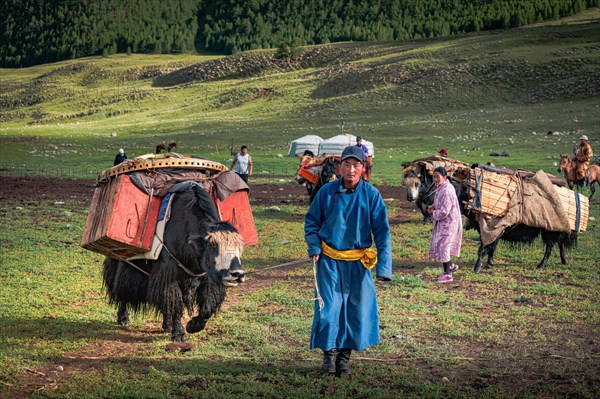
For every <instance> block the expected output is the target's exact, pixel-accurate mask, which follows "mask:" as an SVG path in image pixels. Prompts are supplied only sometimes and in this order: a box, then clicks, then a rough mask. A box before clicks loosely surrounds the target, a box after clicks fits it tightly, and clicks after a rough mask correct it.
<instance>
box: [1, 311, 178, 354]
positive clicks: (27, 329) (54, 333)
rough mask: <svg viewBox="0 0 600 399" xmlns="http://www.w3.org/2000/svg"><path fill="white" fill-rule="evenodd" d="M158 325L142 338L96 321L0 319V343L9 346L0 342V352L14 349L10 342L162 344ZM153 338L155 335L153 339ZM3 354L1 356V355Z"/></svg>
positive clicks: (162, 334) (133, 332)
mask: <svg viewBox="0 0 600 399" xmlns="http://www.w3.org/2000/svg"><path fill="white" fill-rule="evenodd" d="M160 327H161V325H160V322H158V321H157V322H156V326H155V327H152V328H151V330H146V331H143V333H145V334H153V335H144V336H143V337H140V335H138V334H139V332H138V331H135V330H137V329H138V328H136V329H130V328H129V327H123V326H119V325H118V324H117V323H116V313H115V322H114V323H111V322H105V321H98V320H91V321H75V320H68V319H65V318H62V317H58V318H48V317H40V318H37V319H22V318H7V317H2V318H0V329H1V330H2V337H3V342H9V341H10V342H13V343H11V344H8V343H2V341H0V352H3V351H4V349H7V348H8V347H14V340H21V341H35V340H40V341H48V340H58V341H62V342H77V341H80V340H86V339H108V340H111V341H120V342H125V343H127V342H139V341H144V342H152V341H155V340H162V339H164V337H166V336H167V335H166V334H164V333H163V332H162V329H161V328H160ZM154 334H155V335H154ZM4 353H5V352H4Z"/></svg>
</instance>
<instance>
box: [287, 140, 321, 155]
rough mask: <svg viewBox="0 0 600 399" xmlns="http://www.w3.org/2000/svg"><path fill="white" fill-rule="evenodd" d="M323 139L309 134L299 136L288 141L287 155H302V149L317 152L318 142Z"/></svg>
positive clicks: (315, 153)
mask: <svg viewBox="0 0 600 399" xmlns="http://www.w3.org/2000/svg"><path fill="white" fill-rule="evenodd" d="M322 141H323V139H322V138H320V137H319V136H315V135H312V134H309V135H308V136H303V137H300V138H299V139H296V140H294V141H292V142H291V143H290V147H289V150H288V156H290V157H293V156H296V155H298V156H302V155H303V154H304V151H306V150H308V151H311V152H312V153H313V154H314V155H317V154H318V153H319V144H321V142H322Z"/></svg>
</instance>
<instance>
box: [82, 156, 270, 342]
mask: <svg viewBox="0 0 600 399" xmlns="http://www.w3.org/2000/svg"><path fill="white" fill-rule="evenodd" d="M248 191H249V188H248V186H247V185H246V183H244V181H243V180H242V179H241V178H240V177H239V176H237V175H236V174H235V173H229V172H227V168H226V167H225V166H223V165H221V164H219V163H217V162H213V161H209V160H207V159H202V158H195V157H190V158H185V157H182V156H181V155H179V154H175V153H168V154H165V155H147V156H143V157H138V158H134V159H133V160H128V161H126V162H123V163H121V164H119V165H117V166H114V167H112V168H110V169H108V170H105V171H103V172H101V173H100V174H99V175H98V182H97V188H96V189H95V191H94V196H93V199H92V204H91V207H90V213H89V215H88V218H87V222H86V227H85V231H84V235H83V238H82V242H81V245H82V246H83V247H84V248H87V249H90V250H92V251H95V252H99V253H102V254H104V255H106V258H105V260H104V266H103V285H104V288H105V289H106V292H107V296H108V299H109V301H110V303H111V304H114V305H116V306H117V307H118V311H117V321H118V323H119V324H122V325H125V324H127V322H128V321H129V312H130V311H133V312H138V311H144V310H147V309H153V310H154V311H155V312H156V313H158V314H161V315H162V316H163V330H164V331H169V330H170V332H171V339H172V340H173V341H177V342H179V341H185V340H186V332H187V333H190V334H191V333H196V332H198V331H201V330H203V329H204V327H205V325H206V322H207V321H208V319H209V318H210V317H211V316H212V315H213V314H215V313H216V312H217V311H218V310H219V308H220V306H221V304H222V302H223V301H224V299H225V295H226V287H231V286H235V285H237V284H238V283H242V282H244V275H245V272H244V270H243V269H242V266H241V255H242V251H243V248H244V246H248V245H252V244H256V243H257V241H258V239H257V235H256V229H255V227H254V220H253V218H252V212H251V210H250V203H249V200H248ZM185 309H187V311H188V313H189V315H190V316H191V319H190V320H189V321H188V323H187V325H186V326H185V329H184V327H183V325H182V317H183V313H184V310H185Z"/></svg>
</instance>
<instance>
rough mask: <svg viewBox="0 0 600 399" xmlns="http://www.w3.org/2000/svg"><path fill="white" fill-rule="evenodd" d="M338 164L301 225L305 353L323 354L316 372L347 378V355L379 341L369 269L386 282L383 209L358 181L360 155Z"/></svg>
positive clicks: (353, 149) (351, 151)
mask: <svg viewBox="0 0 600 399" xmlns="http://www.w3.org/2000/svg"><path fill="white" fill-rule="evenodd" d="M341 161H342V163H341V166H340V172H341V176H342V178H341V179H339V180H335V181H333V182H330V183H327V184H325V185H324V186H323V187H322V188H321V189H320V190H319V192H318V193H317V195H316V197H315V199H314V200H313V202H312V204H311V205H310V208H309V210H308V212H307V214H306V216H305V220H304V237H305V240H306V243H307V245H308V255H309V256H310V257H312V259H313V261H314V262H315V263H316V276H315V283H316V287H315V291H316V295H317V301H315V307H314V318H313V324H312V330H311V337H310V348H311V349H315V348H319V349H321V350H323V364H322V366H321V369H322V371H323V372H324V373H326V374H337V375H341V374H350V373H351V371H350V368H349V367H348V361H349V359H350V354H351V352H352V350H358V351H360V350H363V349H365V348H367V347H369V346H372V345H376V344H378V343H379V341H380V337H379V316H378V310H377V297H376V294H375V284H374V281H373V276H372V274H371V269H372V268H373V267H376V276H377V280H379V281H390V280H391V278H392V253H391V252H392V251H391V244H390V225H389V222H388V217H387V209H386V206H385V203H384V202H383V199H382V197H381V194H380V193H379V191H378V190H377V189H376V188H374V187H373V186H371V185H370V184H368V183H366V182H365V181H363V180H362V179H361V176H362V173H363V169H364V167H365V165H364V162H365V155H364V152H363V150H362V149H361V148H360V147H357V146H349V147H346V148H345V149H344V151H343V152H342V157H341ZM373 241H375V245H376V247H377V252H375V251H374V250H373V249H372V248H370V247H371V245H372V243H373ZM321 305H322V306H321Z"/></svg>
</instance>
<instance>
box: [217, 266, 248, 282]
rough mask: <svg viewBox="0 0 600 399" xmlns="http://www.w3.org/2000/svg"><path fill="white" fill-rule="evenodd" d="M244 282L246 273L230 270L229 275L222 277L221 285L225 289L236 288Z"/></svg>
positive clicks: (239, 270)
mask: <svg viewBox="0 0 600 399" xmlns="http://www.w3.org/2000/svg"><path fill="white" fill-rule="evenodd" d="M244 281H246V272H245V271H244V270H243V269H242V268H238V269H235V270H230V271H229V274H227V276H225V277H223V284H225V286H227V287H237V286H238V284H241V283H243V282H244Z"/></svg>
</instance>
